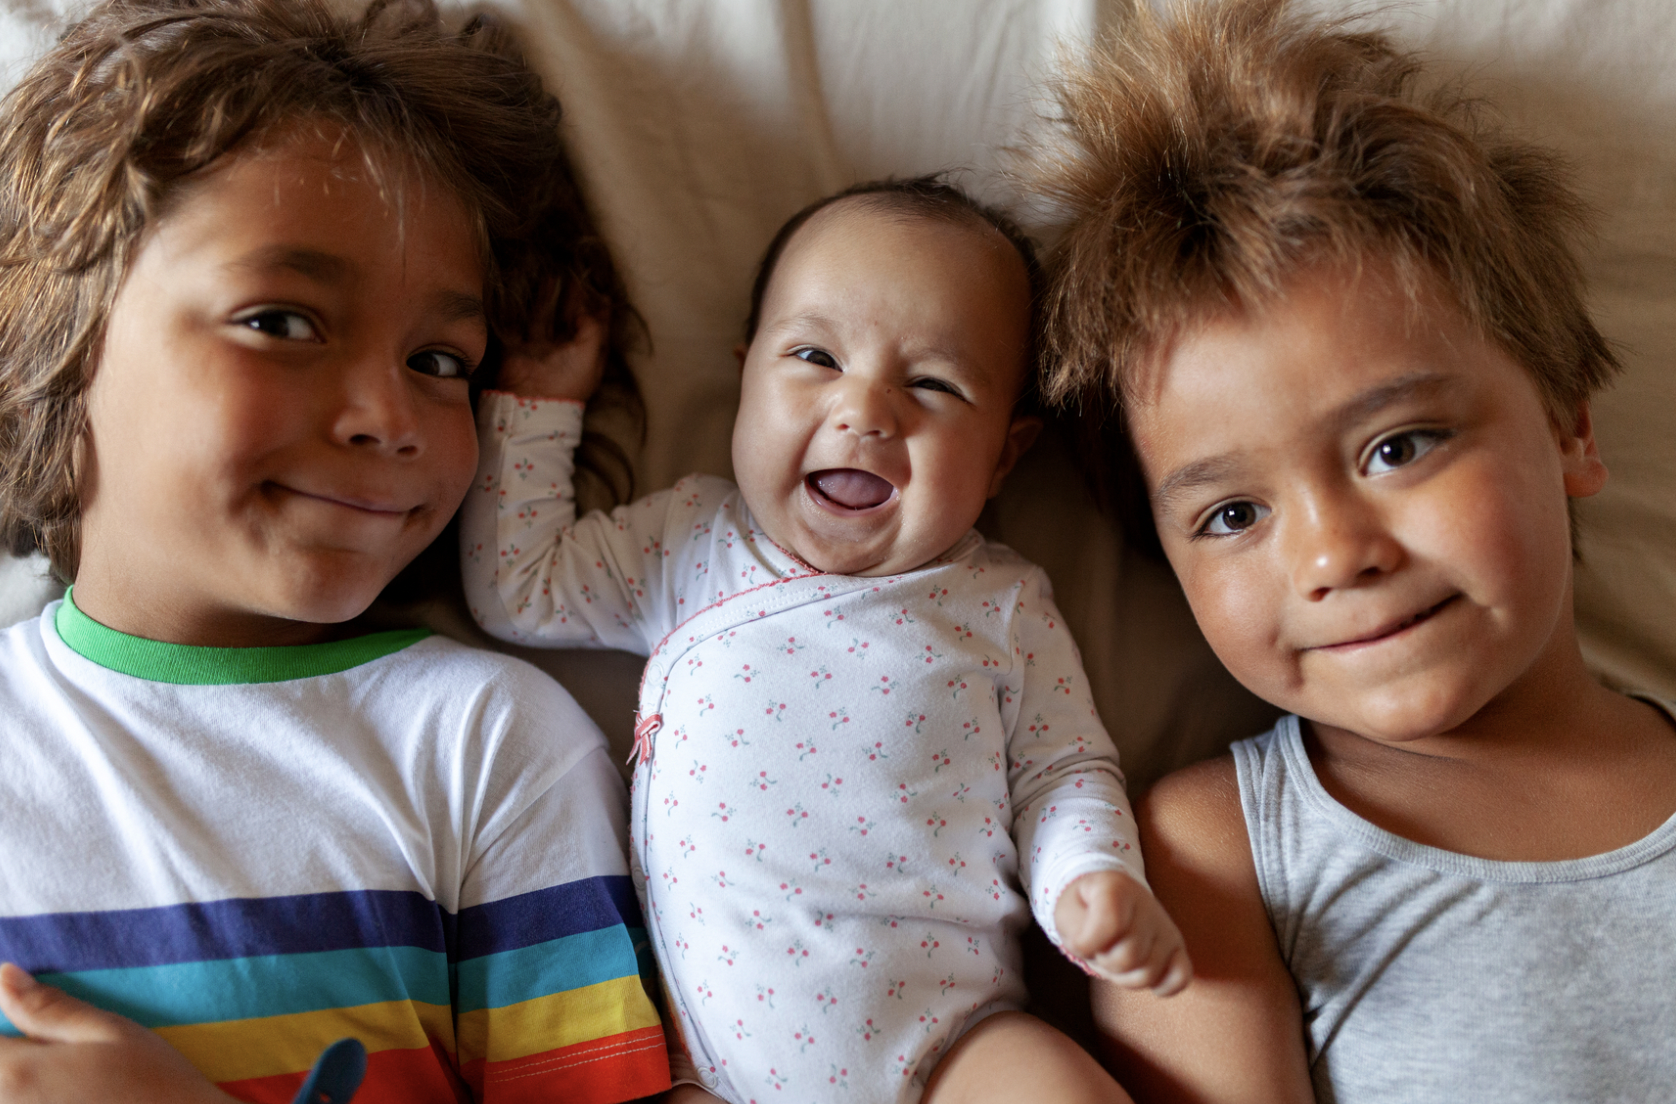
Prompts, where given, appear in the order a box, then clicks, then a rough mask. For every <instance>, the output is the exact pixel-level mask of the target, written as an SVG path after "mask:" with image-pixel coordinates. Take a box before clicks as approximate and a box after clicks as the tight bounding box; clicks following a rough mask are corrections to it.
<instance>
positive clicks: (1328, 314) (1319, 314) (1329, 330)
mask: <svg viewBox="0 0 1676 1104" xmlns="http://www.w3.org/2000/svg"><path fill="white" fill-rule="evenodd" d="M1508 366H1511V367H1512V368H1513V370H1512V371H1506V370H1504V369H1505V368H1506V367H1508ZM1474 388H1477V389H1483V390H1485V391H1487V392H1488V393H1490V394H1496V395H1499V394H1504V393H1506V392H1509V391H1518V392H1519V395H1518V396H1516V398H1518V399H1519V400H1520V401H1522V400H1523V398H1524V397H1525V396H1526V395H1527V394H1531V395H1534V394H1536V392H1537V385H1536V382H1535V379H1534V377H1533V376H1532V374H1531V373H1530V372H1528V371H1527V370H1526V369H1525V368H1524V367H1523V366H1520V365H1518V364H1516V363H1515V362H1514V361H1513V360H1512V358H1511V357H1510V356H1509V355H1508V354H1507V353H1506V352H1505V351H1504V350H1503V349H1502V348H1501V347H1500V346H1499V345H1498V344H1496V343H1495V342H1493V341H1491V340H1490V339H1488V338H1487V337H1486V336H1485V335H1483V334H1482V333H1480V331H1479V330H1478V328H1477V327H1476V326H1474V325H1473V324H1472V323H1471V322H1469V321H1468V319H1467V318H1466V317H1465V315H1464V314H1463V313H1462V312H1461V310H1460V309H1458V308H1457V307H1456V306H1455V305H1454V303H1453V302H1452V300H1451V299H1450V297H1449V296H1448V294H1447V292H1446V291H1445V290H1444V288H1443V286H1442V285H1441V283H1440V282H1438V281H1431V282H1429V283H1427V284H1422V285H1420V286H1418V287H1415V286H1411V285H1409V284H1407V283H1405V282H1404V281H1403V280H1402V279H1400V278H1399V277H1398V275H1397V274H1396V273H1394V272H1393V271H1392V270H1391V269H1390V268H1389V267H1388V266H1379V265H1362V266H1356V267H1352V266H1345V265H1319V266H1315V267H1313V268H1310V269H1307V270H1304V271H1302V272H1300V273H1299V274H1298V275H1297V276H1296V277H1294V278H1292V279H1291V280H1289V281H1288V282H1287V283H1286V285H1285V286H1284V288H1283V289H1281V292H1280V293H1279V294H1277V295H1276V296H1275V298H1274V299H1273V300H1272V301H1270V302H1267V303H1263V304H1258V305H1254V306H1249V307H1245V306H1231V305H1226V304H1224V305H1222V306H1221V307H1220V308H1218V309H1207V310H1205V311H1204V312H1202V313H1201V314H1199V315H1198V316H1197V317H1196V318H1191V319H1189V320H1187V321H1186V322H1184V323H1183V324H1182V325H1181V326H1180V327H1178V328H1177V329H1176V330H1175V331H1174V332H1173V334H1172V335H1171V336H1170V337H1169V339H1168V340H1165V341H1161V342H1159V343H1158V345H1157V346H1156V347H1155V349H1154V350H1153V352H1152V355H1150V356H1147V357H1144V358H1141V359H1140V360H1138V361H1137V362H1136V364H1135V368H1134V372H1133V378H1132V379H1131V380H1130V381H1129V387H1128V394H1127V396H1126V403H1125V407H1126V421H1127V422H1128V424H1129V426H1130V428H1131V430H1132V435H1133V438H1134V440H1135V444H1136V448H1137V450H1138V451H1139V452H1140V454H1141V458H1142V461H1143V466H1145V467H1146V468H1147V469H1148V471H1149V473H1151V474H1154V475H1156V474H1158V473H1157V472H1156V471H1155V469H1156V468H1157V467H1158V465H1159V464H1160V463H1162V462H1163V461H1164V458H1165V457H1180V456H1183V455H1185V454H1186V453H1188V452H1194V451H1198V452H1204V451H1207V450H1211V449H1212V448H1213V446H1216V447H1219V448H1221V449H1223V450H1227V449H1237V448H1239V447H1241V445H1242V443H1244V442H1251V441H1257V440H1269V441H1271V442H1275V441H1278V440H1280V439H1282V438H1284V437H1285V436H1286V435H1288V434H1290V435H1291V437H1292V438H1293V439H1294V443H1295V444H1297V445H1299V446H1304V445H1307V444H1309V443H1311V442H1316V441H1328V440H1336V439H1337V438H1338V436H1339V435H1340V434H1341V433H1344V432H1346V431H1348V430H1349V429H1352V428H1353V427H1355V426H1356V425H1358V424H1360V421H1361V420H1363V419H1365V418H1367V417H1371V416H1372V415H1374V414H1376V413H1377V412H1378V411H1379V410H1380V409H1383V408H1388V407H1390V406H1392V405H1393V404H1395V403H1397V402H1398V401H1399V400H1402V399H1407V398H1415V397H1421V396H1425V395H1437V394H1442V393H1443V392H1445V391H1448V390H1450V389H1454V390H1456V391H1462V390H1467V389H1474Z"/></svg>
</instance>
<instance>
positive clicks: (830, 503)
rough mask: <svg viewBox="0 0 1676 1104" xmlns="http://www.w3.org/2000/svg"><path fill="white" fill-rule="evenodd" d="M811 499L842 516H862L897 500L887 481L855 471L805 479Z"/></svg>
mask: <svg viewBox="0 0 1676 1104" xmlns="http://www.w3.org/2000/svg"><path fill="white" fill-rule="evenodd" d="M803 484H804V486H805V487H807V488H808V489H809V496H810V497H811V498H813V499H814V500H815V501H816V502H818V503H820V504H821V505H823V506H826V507H828V508H829V509H832V510H834V511H836V512H840V513H860V512H862V511H864V510H871V509H873V508H874V507H875V506H883V505H884V504H885V503H887V502H889V501H890V500H891V499H892V498H894V497H895V496H896V488H895V487H894V486H892V485H891V484H890V482H889V481H888V480H884V479H880V478H879V477H878V476H876V475H874V474H872V473H871V472H864V471H861V470H859V469H856V468H827V469H825V470H823V471H817V472H810V473H809V474H808V475H806V476H804V477H803Z"/></svg>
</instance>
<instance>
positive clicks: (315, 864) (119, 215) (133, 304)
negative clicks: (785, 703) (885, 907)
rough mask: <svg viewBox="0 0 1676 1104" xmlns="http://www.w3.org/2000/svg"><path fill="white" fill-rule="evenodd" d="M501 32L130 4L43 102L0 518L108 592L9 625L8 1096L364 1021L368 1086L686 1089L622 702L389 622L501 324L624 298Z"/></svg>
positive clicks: (245, 1070)
mask: <svg viewBox="0 0 1676 1104" xmlns="http://www.w3.org/2000/svg"><path fill="white" fill-rule="evenodd" d="M505 46H506V44H505V43H504V42H502V41H500V40H499V38H498V36H497V35H496V33H495V32H494V31H493V29H492V28H491V27H488V26H486V25H483V24H478V23H474V24H471V25H468V26H467V27H466V28H465V29H464V30H463V31H460V32H458V33H454V32H450V31H448V30H447V29H445V28H444V27H443V26H442V25H441V23H440V22H439V20H438V17H437V15H436V13H435V11H434V10H433V9H431V8H430V6H429V5H428V4H423V3H415V4H392V5H383V4H375V5H374V6H373V7H371V8H370V9H368V10H367V11H366V12H365V13H364V14H363V15H361V16H360V17H358V18H348V17H344V16H342V15H340V14H338V13H337V11H336V9H334V8H333V7H331V6H329V5H327V4H325V3H315V2H312V0H307V2H303V0H219V2H215V3H206V4H182V3H175V2H169V0H115V2H112V3H109V4H106V5H105V6H103V7H101V8H99V9H98V10H96V11H95V12H93V13H92V14H91V15H90V16H88V18H86V19H85V20H84V21H82V22H81V23H79V24H77V25H76V26H74V27H73V28H71V29H70V31H69V32H68V33H67V35H66V36H65V37H64V38H63V39H62V40H61V41H60V42H59V43H58V44H57V46H56V47H55V48H54V49H53V50H52V51H51V52H50V53H49V54H48V55H47V56H46V57H45V59H44V60H42V61H41V62H40V63H39V64H38V65H37V66H36V67H35V68H34V69H33V71H31V72H30V73H29V75H27V76H26V77H25V78H24V80H23V81H22V83H21V84H19V85H18V87H17V88H16V89H15V90H14V91H13V92H12V94H11V95H10V97H9V98H8V99H7V101H6V104H5V112H4V118H5V124H4V131H3V133H0V471H3V473H4V475H3V478H0V538H3V539H4V541H5V543H6V545H7V546H8V547H10V548H12V549H14V550H22V549H36V548H39V549H41V550H44V551H45V552H47V553H48V554H49V555H50V557H51V560H52V563H53V567H54V569H55V570H56V571H57V572H58V574H59V575H60V576H61V577H63V578H64V579H65V580H67V581H70V582H72V583H73V586H72V588H71V590H70V592H69V593H68V594H67V595H66V596H65V598H64V599H63V600H62V601H61V602H58V603H54V604H53V605H52V606H50V607H49V608H48V609H47V611H46V612H45V613H44V614H43V615H42V616H41V617H40V618H39V619H37V620H34V621H29V622H25V623H23V624H20V625H17V626H14V627H13V628H11V629H9V630H6V631H5V632H4V633H0V716H4V717H5V723H4V725H3V726H0V758H3V759H4V761H5V763H6V770H5V771H4V772H0V839H3V840H4V846H3V847H0V959H5V960H9V962H10V963H12V964H10V965H6V966H4V967H0V1013H3V1015H4V1017H5V1018H6V1019H5V1020H0V1031H4V1032H5V1034H7V1035H15V1034H17V1033H18V1032H19V1031H21V1032H22V1033H24V1034H26V1035H28V1036H29V1037H30V1039H29V1040H27V1041H25V1040H19V1039H15V1038H0V1085H4V1086H6V1087H7V1094H8V1099H30V1100H72V1099H73V1100H86V1099H123V1100H170V1101H181V1100H223V1101H224V1100H228V1099H232V1098H237V1099H241V1100H250V1101H286V1100H289V1099H291V1097H292V1095H293V1094H294V1093H296V1092H297V1090H298V1088H299V1085H300V1084H301V1083H302V1080H303V1076H304V1073H305V1072H306V1071H307V1070H308V1069H309V1067H310V1064H311V1063H312V1062H313V1061H314V1057H315V1055H316V1054H317V1053H319V1052H320V1050H321V1047H322V1046H323V1045H324V1044H326V1043H328V1042H330V1041H331V1040H333V1039H336V1038H338V1037H340V1036H354V1037H356V1038H358V1039H360V1040H361V1042H362V1043H363V1044H364V1046H365V1048H366V1050H367V1052H368V1053H369V1058H368V1066H367V1073H366V1080H365V1083H364V1085H363V1087H362V1089H361V1092H360V1094H359V1097H358V1099H361V1100H365V1101H368V1102H372V1101H392V1102H393V1101H401V1102H404V1104H410V1102H414V1101H439V1102H440V1101H456V1100H460V1099H479V1100H488V1101H495V1100H501V1101H517V1100H536V1099H563V1100H567V1101H599V1102H606V1101H621V1100H627V1099H632V1098H636V1097H641V1096H645V1095H648V1094H650V1093H654V1092H657V1091H660V1090H661V1089H663V1088H665V1087H667V1086H668V1084H669V1077H668V1064H667V1057H666V1052H665V1047H664V1042H663V1034H662V1029H661V1027H660V1025H659V1020H658V1016H657V1013H656V1011H655V1010H654V1007H653V1005H652V1003H651V1001H650V999H649V998H648V996H647V993H646V991H645V989H644V987H643V983H642V979H641V969H640V960H641V953H640V950H641V947H642V945H643V938H644V937H643V933H642V931H641V923H642V921H641V920H640V918H639V912H638V908H637V906H636V904H635V901H634V894H633V890H632V888H631V886H630V883H629V880H628V871H627V867H626V864H625V861H624V854H623V845H624V838H623V816H624V799H625V795H624V793H623V788H622V784H621V781H620V780H619V778H618V776H617V774H616V771H615V769H614V768H613V767H612V765H611V763H610V762H609V759H608V757H607V755H606V751H605V745H604V741H603V738H602V737H601V736H600V734H599V732H598V730H597V729H596V728H595V727H594V726H593V725H592V723H591V722H589V720H588V719H587V717H586V716H585V715H584V714H583V713H582V712H581V710H580V709H579V708H578V707H577V706H576V704H575V703H574V702H573V701H572V700H571V699H570V697H569V696H568V695H567V694H565V693H564V691H563V690H561V689H560V688H559V687H558V686H557V685H556V684H554V683H553V682H552V681H551V680H550V679H548V678H547V677H546V676H545V675H542V674H541V673H539V672H538V671H536V670H534V669H533V668H530V667H528V666H526V665H524V664H521V663H518V662H516V661H514V660H511V659H507V658H505V657H501V656H497V655H493V654H489V653H484V652H480V651H475V650H472V649H469V648H465V647H462V646H460V645H457V644H454V643H452V642H449V641H446V640H443V639H441V638H437V637H433V636H428V635H427V634H426V633H425V632H423V631H387V632H374V633H368V632H367V631H366V630H365V629H364V628H360V629H358V628H356V627H355V624H354V621H353V619H355V618H356V617H357V616H358V615H360V614H361V613H362V612H363V611H364V610H365V609H366V608H367V606H368V605H369V603H371V602H372V601H373V600H374V599H375V598H376V597H377V596H378V595H379V594H380V592H381V591H382V590H383V589H384V588H385V586H386V584H388V583H390V582H391V580H392V578H393V577H394V576H395V575H396V574H397V573H398V572H399V571H401V570H402V569H403V567H404V565H406V564H408V563H409V562H410V561H412V560H413V559H414V557H415V556H417V555H418V554H419V553H420V552H421V551H422V550H423V549H425V548H426V547H427V546H428V545H430V544H431V542H432V541H433V539H434V538H436V537H437V536H438V534H439V533H440V532H441V531H442V530H443V528H444V526H445V525H446V524H447V522H448V520H449V518H450V517H451V516H452V515H453V513H454V511H455V509H456V507H457V506H458V505H459V502H460V499H461V497H462V496H463V495H464V494H465V492H466V489H467V488H468V486H469V485H470V483H471V479H472V473H473V470H474V467H475V464H476V460H477V444H476V436H475V432H474V427H473V416H472V407H471V399H470V395H469V387H470V378H471V376H472V373H473V371H474V370H475V368H476V367H477V366H478V365H479V364H480V363H481V362H482V361H483V360H484V359H485V357H486V356H489V355H491V353H490V346H491V343H492V342H494V341H500V342H512V343H515V344H517V343H524V342H530V341H535V342H541V341H560V342H562V341H563V340H565V339H566V338H567V337H568V336H569V335H568V334H567V333H565V332H559V333H550V332H547V331H548V330H549V329H551V328H552V327H549V326H537V327H532V326H530V325H528V324H527V322H526V320H527V319H529V318H531V317H539V318H549V317H555V314H554V309H553V308H554V304H557V303H569V304H574V305H575V307H576V308H577V309H591V310H600V309H604V308H607V307H609V306H611V305H614V304H615V303H616V300H617V299H618V298H619V296H618V292H617V284H616V280H615V277H614V275H613V274H612V271H611V268H610V262H609V258H608V257H606V256H605V255H604V253H603V250H602V249H601V248H600V247H599V246H598V242H597V238H596V237H595V236H594V235H593V233H592V231H591V228H590V226H589V224H588V220H587V216H586V213H585V212H584V211H583V209H582V207H581V204H580V201H579V198H578V194H577V190H576V187H575V183H574V181H573V179H572V177H571V174H570V170H569V167H568V164H567V162H566V160H565V156H564V152H563V150H562V148H561V147H560V145H559V138H558V132H557V125H558V122H559V109H558V104H557V103H556V101H554V100H553V99H552V98H551V97H550V96H548V95H547V94H546V93H545V92H543V91H542V88H541V85H540V82H539V80H538V79H537V78H536V77H535V76H534V75H533V74H532V73H531V72H530V71H529V70H528V69H526V68H525V67H524V66H523V65H522V63H521V62H519V61H518V60H517V59H516V58H514V57H512V56H511V55H510V54H509V53H508V51H507V50H506V48H505ZM619 314H620V315H621V314H622V312H619ZM556 317H557V318H558V322H559V325H560V328H561V329H562V325H563V318H564V315H563V313H562V312H560V313H559V314H558V315H557V316H556ZM532 330H533V331H534V332H532ZM20 967H21V969H20ZM25 971H29V972H33V973H34V974H35V975H36V979H38V980H32V979H31V978H30V976H29V973H26V972H25ZM43 982H46V983H50V984H43ZM66 994H68V995H66ZM73 998H80V1000H81V1001H82V1002H89V1003H86V1004H84V1003H80V1002H78V1001H76V1000H74V999H73ZM7 1021H9V1022H7ZM147 1028H149V1029H151V1030H149V1031H148V1030H145V1029H147Z"/></svg>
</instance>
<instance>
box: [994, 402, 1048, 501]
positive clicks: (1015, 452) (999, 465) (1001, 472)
mask: <svg viewBox="0 0 1676 1104" xmlns="http://www.w3.org/2000/svg"><path fill="white" fill-rule="evenodd" d="M1041 432H1042V420H1041V419H1040V418H1038V417H1036V416H1035V415H1034V414H1023V415H1020V416H1019V417H1016V418H1014V419H1013V422H1012V424H1011V425H1009V426H1008V427H1007V440H1006V443H1005V444H1003V445H1002V446H1001V456H1000V458H999V459H997V460H996V462H995V475H994V476H993V477H992V478H991V479H990V481H989V497H990V498H994V497H995V496H996V495H998V494H1000V493H1001V481H1002V480H1004V479H1006V478H1007V473H1008V472H1010V471H1012V470H1013V465H1014V464H1017V463H1018V458H1019V457H1021V456H1023V455H1024V454H1025V453H1027V452H1029V451H1030V446H1031V445H1033V444H1035V443H1036V435H1037V434H1039V433H1041Z"/></svg>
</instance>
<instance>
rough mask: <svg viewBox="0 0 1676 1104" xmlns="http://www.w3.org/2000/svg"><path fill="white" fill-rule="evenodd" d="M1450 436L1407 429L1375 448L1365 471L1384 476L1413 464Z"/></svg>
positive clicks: (1437, 431) (1438, 431)
mask: <svg viewBox="0 0 1676 1104" xmlns="http://www.w3.org/2000/svg"><path fill="white" fill-rule="evenodd" d="M1447 436H1448V434H1446V433H1444V432H1443V431H1441V430H1436V429H1406V430H1403V431H1402V432H1401V433H1393V434H1392V435H1391V436H1389V437H1387V438H1385V439H1384V440H1383V441H1380V442H1378V443H1377V444H1375V445H1374V446H1373V451H1372V452H1370V453H1369V454H1368V459H1367V463H1366V464H1365V465H1363V470H1364V471H1366V473H1367V474H1368V475H1384V474H1385V473H1386V472H1389V471H1395V470H1396V469H1397V468H1400V467H1402V466H1403V465H1405V464H1412V463H1414V461H1416V460H1418V459H1420V457H1422V456H1424V455H1426V453H1428V452H1430V451H1432V449H1434V448H1436V447H1437V446H1438V445H1440V444H1442V443H1443V441H1444V439H1445V438H1446V437H1447Z"/></svg>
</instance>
